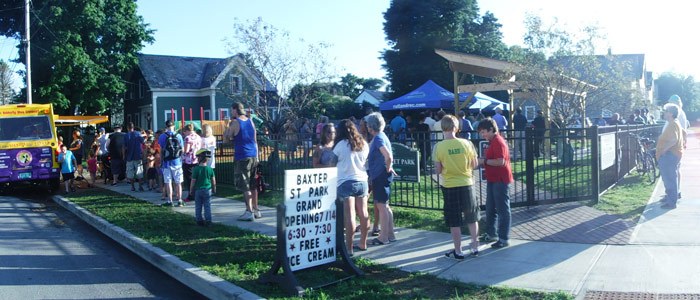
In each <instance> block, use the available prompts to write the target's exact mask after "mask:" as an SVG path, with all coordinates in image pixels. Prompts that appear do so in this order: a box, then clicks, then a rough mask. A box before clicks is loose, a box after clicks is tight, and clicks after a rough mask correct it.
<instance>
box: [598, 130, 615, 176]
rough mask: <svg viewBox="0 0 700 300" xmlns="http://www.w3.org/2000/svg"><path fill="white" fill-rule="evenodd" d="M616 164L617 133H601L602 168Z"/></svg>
mask: <svg viewBox="0 0 700 300" xmlns="http://www.w3.org/2000/svg"><path fill="white" fill-rule="evenodd" d="M613 165H615V133H614V132H613V133H606V134H601V135H600V170H605V169H607V168H609V167H612V166H613Z"/></svg>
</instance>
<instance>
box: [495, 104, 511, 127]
mask: <svg viewBox="0 0 700 300" xmlns="http://www.w3.org/2000/svg"><path fill="white" fill-rule="evenodd" d="M493 120H494V121H496V126H498V131H501V133H503V132H502V131H503V130H506V129H507V127H508V120H506V117H504V116H503V110H502V109H501V108H500V107H499V108H496V114H495V115H493Z"/></svg>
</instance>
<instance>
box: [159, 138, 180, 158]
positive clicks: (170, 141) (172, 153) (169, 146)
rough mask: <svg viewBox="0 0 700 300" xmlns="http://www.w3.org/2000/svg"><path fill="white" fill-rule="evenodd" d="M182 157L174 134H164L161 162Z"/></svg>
mask: <svg viewBox="0 0 700 300" xmlns="http://www.w3.org/2000/svg"><path fill="white" fill-rule="evenodd" d="M180 156H182V145H181V144H180V140H178V138H177V134H175V133H166V136H165V149H163V160H175V159H178V158H180Z"/></svg>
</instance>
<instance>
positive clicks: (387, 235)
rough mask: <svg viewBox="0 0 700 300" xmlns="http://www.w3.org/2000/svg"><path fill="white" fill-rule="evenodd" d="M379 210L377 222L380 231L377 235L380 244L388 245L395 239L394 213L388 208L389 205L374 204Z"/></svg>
mask: <svg viewBox="0 0 700 300" xmlns="http://www.w3.org/2000/svg"><path fill="white" fill-rule="evenodd" d="M374 205H375V206H377V208H378V209H379V221H380V224H381V226H382V231H381V232H380V233H379V237H378V238H377V239H379V241H380V242H382V243H388V242H389V241H393V240H395V239H396V236H394V212H393V211H392V210H391V207H389V203H375V204H374Z"/></svg>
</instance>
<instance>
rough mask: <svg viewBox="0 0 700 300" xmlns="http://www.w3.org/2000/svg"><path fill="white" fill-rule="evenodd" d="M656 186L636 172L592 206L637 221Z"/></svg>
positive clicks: (626, 177)
mask: <svg viewBox="0 0 700 300" xmlns="http://www.w3.org/2000/svg"><path fill="white" fill-rule="evenodd" d="M655 186H656V185H655V184H649V183H648V182H647V181H645V180H644V179H642V178H641V176H639V175H638V174H637V173H636V172H632V173H630V174H628V175H627V176H625V178H623V179H622V180H620V182H618V183H617V184H616V185H615V186H614V187H612V188H611V189H609V190H608V191H607V192H605V193H604V194H603V195H601V196H600V201H598V204H592V205H591V206H592V207H594V208H596V209H598V210H602V211H604V212H607V213H609V214H618V215H620V216H622V217H623V218H625V219H629V220H631V221H637V220H638V219H639V216H640V215H641V214H642V212H644V207H646V205H647V202H648V201H649V197H650V196H651V193H653V192H654V187H655Z"/></svg>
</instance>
